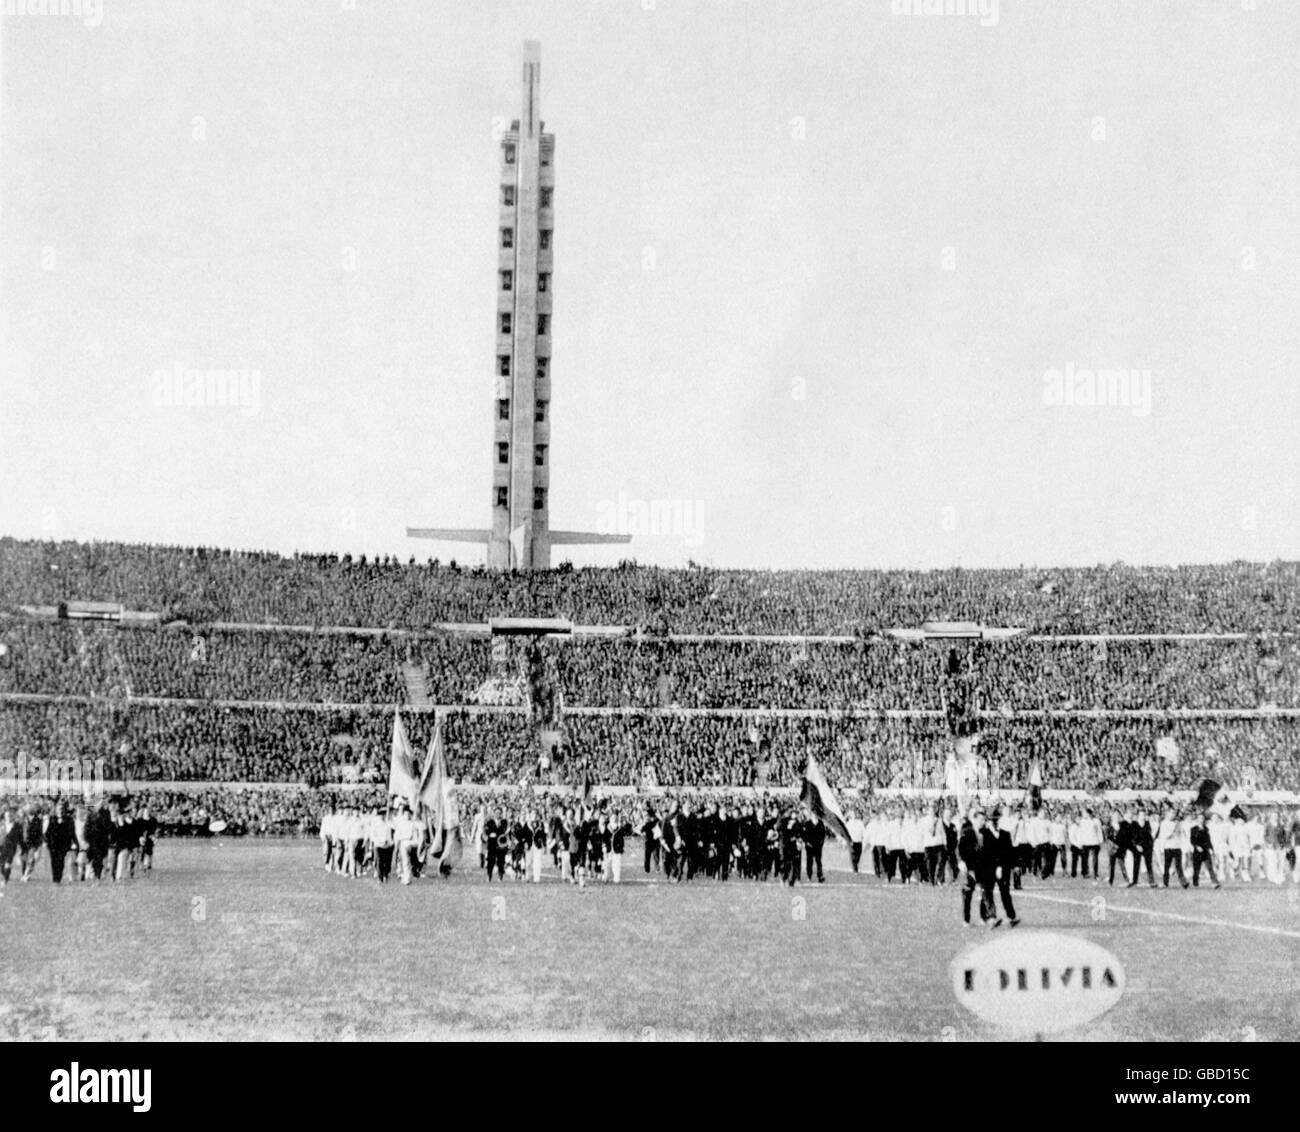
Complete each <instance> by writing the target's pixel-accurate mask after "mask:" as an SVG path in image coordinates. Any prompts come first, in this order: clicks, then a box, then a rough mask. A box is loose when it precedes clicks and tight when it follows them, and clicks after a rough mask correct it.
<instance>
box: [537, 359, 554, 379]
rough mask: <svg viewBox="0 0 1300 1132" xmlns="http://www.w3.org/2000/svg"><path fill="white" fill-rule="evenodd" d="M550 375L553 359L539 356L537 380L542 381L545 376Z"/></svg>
mask: <svg viewBox="0 0 1300 1132" xmlns="http://www.w3.org/2000/svg"><path fill="white" fill-rule="evenodd" d="M550 375H551V359H550V358H538V359H537V380H538V381H542V380H543V379H544V378H547V377H550Z"/></svg>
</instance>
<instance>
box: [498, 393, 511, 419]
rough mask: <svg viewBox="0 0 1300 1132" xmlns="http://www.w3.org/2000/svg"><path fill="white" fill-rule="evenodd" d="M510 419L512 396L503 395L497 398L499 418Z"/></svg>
mask: <svg viewBox="0 0 1300 1132" xmlns="http://www.w3.org/2000/svg"><path fill="white" fill-rule="evenodd" d="M509 419H510V398H509V397H501V398H499V399H498V400H497V420H499V421H508V420H509Z"/></svg>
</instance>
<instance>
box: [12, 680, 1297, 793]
mask: <svg viewBox="0 0 1300 1132" xmlns="http://www.w3.org/2000/svg"><path fill="white" fill-rule="evenodd" d="M404 719H405V722H406V724H407V728H408V731H409V732H410V734H411V739H412V742H413V744H414V746H415V748H416V750H417V751H420V752H421V753H423V751H425V750H426V749H427V745H428V743H429V740H430V738H431V736H432V728H433V715H432V713H406V714H405V715H404ZM443 719H444V740H445V743H446V749H447V756H448V764H449V769H450V772H451V773H452V774H453V775H454V776H455V777H456V778H457V779H458V780H462V781H466V780H467V781H470V782H475V783H482V784H492V783H499V784H517V783H519V782H521V781H526V782H533V781H538V782H544V783H549V782H562V783H564V782H568V783H572V782H574V781H581V778H582V776H583V775H584V774H586V773H590V775H591V777H592V779H593V780H594V781H597V782H601V783H607V784H610V785H638V784H642V783H648V784H657V785H661V786H676V785H686V786H754V785H768V784H770V785H789V784H790V783H792V782H794V781H795V780H796V779H797V777H798V775H799V773H800V772H801V770H802V767H803V763H804V760H805V759H806V757H807V756H808V755H809V754H814V755H816V756H817V758H818V759H819V760H820V761H821V762H822V764H823V765H824V766H825V768H826V772H827V775H828V777H829V778H830V779H831V781H832V782H833V783H836V784H841V785H848V786H859V787H866V786H871V787H895V786H942V785H943V784H944V777H943V776H944V774H945V773H946V758H947V753H948V752H949V751H951V750H952V741H951V735H950V733H949V731H948V727H947V723H946V721H945V720H944V719H943V718H942V717H940V716H929V717H907V718H887V719H882V718H872V717H866V716H850V715H844V714H833V713H819V714H812V715H800V716H789V715H787V716H777V715H770V716H759V717H755V716H746V715H738V714H733V715H723V714H693V713H680V712H674V711H651V712H607V713H596V712H574V711H569V712H567V713H566V715H565V719H564V726H563V732H562V735H563V744H562V747H561V750H560V752H559V757H558V758H557V759H555V760H554V763H553V765H550V766H545V767H544V766H542V765H541V763H540V758H541V756H542V754H543V750H542V747H541V744H540V742H539V739H538V735H537V731H536V729H535V728H534V727H533V726H531V724H530V722H529V720H528V717H527V715H526V714H524V713H521V712H504V711H503V712H495V711H474V710H472V709H468V708H454V709H450V710H448V711H446V712H444V713H443ZM980 727H981V730H980V733H979V734H980V741H979V743H978V745H977V748H976V749H977V754H978V757H979V758H982V759H983V760H984V765H985V766H986V770H985V771H983V772H982V773H983V774H984V776H985V780H986V781H987V783H988V784H989V785H990V786H996V787H1003V788H1007V787H1015V786H1017V785H1022V784H1024V783H1025V782H1026V781H1027V779H1028V775H1029V772H1030V768H1031V766H1032V764H1033V761H1034V760H1035V759H1038V760H1039V761H1040V763H1041V766H1042V770H1043V774H1044V776H1045V779H1046V781H1047V784H1048V785H1051V786H1062V787H1070V788H1079V789H1128V788H1131V789H1173V788H1187V787H1190V786H1194V785H1196V784H1197V783H1198V782H1199V781H1200V779H1201V778H1202V777H1206V776H1209V777H1216V776H1218V777H1221V778H1225V779H1227V780H1230V781H1238V780H1243V779H1249V780H1250V781H1252V782H1253V783H1254V784H1255V785H1256V786H1257V788H1259V789H1286V790H1295V789H1297V788H1300V755H1298V754H1297V752H1300V719H1296V718H1295V717H1290V716H1279V717H1271V718H1270V717H1256V718H1208V719H1207V718H1191V719H1174V720H1170V719H1166V718H1161V717H1158V716H1156V717H1128V718H1119V719H1116V718H1110V719H1101V718H1090V717H1081V716H1066V717H1017V718H1013V719H1007V718H1003V717H1000V716H996V715H994V716H988V717H984V718H983V719H982V720H981V721H980ZM391 734H392V711H391V710H383V709H378V708H377V709H374V710H356V711H334V710H324V709H321V710H316V709H285V710H281V709H278V708H270V707H225V706H216V705H192V706H181V707H176V706H170V707H158V706H151V705H143V704H133V705H131V706H130V707H129V708H120V707H115V706H112V705H103V704H96V703H89V702H85V701H48V700H39V701H19V702H13V701H10V702H7V703H5V704H4V705H3V708H2V710H0V749H2V750H4V751H6V752H11V753H17V752H24V753H26V755H27V756H28V757H29V758H40V759H96V758H101V757H102V758H104V759H105V764H104V766H105V770H104V773H105V776H106V777H107V778H109V779H119V778H123V777H125V778H127V779H128V780H131V781H137V782H141V781H160V780H162V781H165V780H169V779H170V780H180V781H192V780H199V781H213V782H239V781H249V782H288V783H305V784H311V785H325V784H329V783H335V782H349V781H354V782H361V783H367V782H381V781H384V780H385V779H386V776H387V770H388V760H389V747H390V739H391ZM1166 738H1168V739H1173V741H1174V743H1175V745H1176V750H1177V755H1176V761H1173V760H1169V759H1166V758H1164V757H1161V756H1160V755H1159V754H1158V753H1157V741H1158V740H1161V739H1166ZM10 757H12V755H11V756H10Z"/></svg>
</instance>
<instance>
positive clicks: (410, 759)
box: [388, 708, 420, 810]
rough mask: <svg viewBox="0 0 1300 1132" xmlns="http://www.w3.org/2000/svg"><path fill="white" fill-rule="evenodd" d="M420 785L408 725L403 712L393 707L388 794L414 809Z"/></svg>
mask: <svg viewBox="0 0 1300 1132" xmlns="http://www.w3.org/2000/svg"><path fill="white" fill-rule="evenodd" d="M419 792H420V791H419V786H418V784H417V782H416V778H415V755H414V753H413V752H412V751H411V741H410V739H408V738H407V737H406V725H405V724H404V723H402V713H401V711H400V710H398V709H396V708H394V709H393V755H392V759H391V761H390V762H389V764H388V796H389V797H390V798H391V797H392V796H393V795H394V794H396V795H397V796H398V797H399V798H404V799H406V801H407V802H408V803H410V806H411V809H412V810H414V809H415V806H416V800H417V797H418V795H419Z"/></svg>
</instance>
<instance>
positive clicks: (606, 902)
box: [0, 840, 1300, 1041]
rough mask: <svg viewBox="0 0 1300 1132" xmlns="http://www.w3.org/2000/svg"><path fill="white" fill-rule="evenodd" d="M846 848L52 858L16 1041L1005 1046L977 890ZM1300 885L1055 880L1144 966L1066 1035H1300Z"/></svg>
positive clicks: (23, 912) (1028, 901)
mask: <svg viewBox="0 0 1300 1132" xmlns="http://www.w3.org/2000/svg"><path fill="white" fill-rule="evenodd" d="M828 851H829V856H828V864H830V865H831V867H832V871H831V872H830V873H829V874H828V876H827V881H826V884H824V885H820V886H817V885H814V886H800V887H799V888H797V889H795V890H793V891H792V890H791V889H788V888H785V887H782V886H779V885H777V884H773V883H768V884H748V883H736V882H729V883H727V884H717V883H709V882H702V883H696V884H693V885H686V884H682V885H669V884H665V883H662V882H660V883H653V884H652V883H648V882H647V881H646V880H645V878H644V876H643V874H642V873H641V872H640V867H639V866H640V862H639V860H637V859H636V855H635V854H633V853H630V854H629V856H628V861H629V862H634V863H635V864H636V865H637V868H636V870H635V871H631V879H632V881H633V883H630V884H629V883H625V884H624V885H623V886H622V887H620V888H612V887H610V888H607V887H603V886H595V887H589V888H587V889H585V890H581V891H580V890H578V889H576V888H574V887H572V886H569V885H565V884H562V883H560V882H559V881H558V880H556V879H555V878H554V877H549V876H548V878H547V879H546V882H545V883H543V884H541V885H539V886H536V887H534V886H532V885H523V884H515V883H507V884H505V885H499V884H493V885H491V886H489V885H488V884H487V883H486V881H485V880H484V879H483V874H482V873H481V872H479V870H478V869H477V868H471V869H468V870H464V871H461V872H459V873H458V874H457V875H455V876H453V877H452V878H451V879H450V880H446V881H441V880H436V879H426V880H422V881H418V882H416V883H415V884H413V885H412V886H410V887H409V888H403V887H401V886H399V885H389V886H386V887H380V886H379V885H378V884H376V883H375V882H374V881H373V880H356V881H354V880H347V879H344V878H341V877H336V876H332V875H329V874H327V873H326V872H325V871H324V870H323V869H322V868H321V866H320V864H319V861H318V849H317V847H316V844H315V843H314V842H311V843H308V842H286V843H265V842H262V843H253V842H240V841H229V842H225V843H222V842H220V841H217V840H213V841H201V842H171V841H164V842H162V843H161V844H160V846H159V853H158V864H157V868H156V870H155V872H154V873H153V874H152V875H150V876H148V877H145V878H143V879H140V880H137V881H135V882H132V883H128V884H123V885H110V884H101V885H98V886H95V885H69V884H67V883H65V884H64V885H63V886H62V887H61V888H58V887H55V886H54V885H52V884H51V883H50V881H49V873H48V865H47V864H46V863H45V862H42V867H41V871H40V875H39V878H37V879H33V881H32V882H31V883H29V884H26V885H23V884H17V883H10V885H9V886H8V887H7V888H6V889H4V890H3V895H0V1036H3V1037H4V1038H7V1039H10V1040H15V1039H22V1040H29V1039H42V1038H44V1039H57V1040H72V1039H98V1038H137V1039H175V1038H179V1039H222V1038H310V1039H349V1038H357V1039H362V1040H364V1039H373V1038H446V1037H466V1038H470V1037H478V1038H481V1037H528V1038H536V1037H552V1036H561V1035H568V1036H579V1037H591V1038H606V1037H609V1038H623V1039H632V1040H644V1039H650V1038H653V1039H657V1040H667V1039H675V1038H689V1037H699V1038H762V1037H771V1038H784V1037H810V1038H870V1039H878V1040H899V1039H918V1040H928V1041H941V1040H945V1039H946V1040H958V1041H967V1040H980V1039H986V1038H996V1037H1000V1036H1001V1035H1000V1034H998V1033H997V1032H996V1031H994V1030H993V1029H992V1028H991V1027H990V1026H988V1025H987V1024H985V1023H983V1022H981V1021H979V1020H978V1019H977V1018H976V1017H975V1016H974V1015H972V1014H970V1013H969V1012H967V1011H966V1010H965V1008H964V1007H962V1006H960V1005H959V1004H958V1003H957V1002H956V1000H955V998H954V995H953V991H952V988H951V985H950V981H949V963H950V962H951V960H952V959H953V957H954V956H955V955H956V954H957V953H958V952H959V951H960V950H961V949H962V948H963V947H964V946H966V945H968V944H971V943H975V942H983V941H984V940H986V939H987V938H988V935H989V933H986V932H985V931H983V930H982V929H979V928H974V929H971V930H970V931H963V930H962V928H961V926H960V923H959V920H960V915H959V907H958V897H957V893H956V890H955V889H953V888H949V889H946V890H944V889H938V890H931V889H929V888H911V887H909V888H907V889H901V888H898V887H892V888H887V887H885V886H883V885H881V884H880V883H879V882H877V881H875V880H874V878H871V879H868V878H865V877H855V876H853V875H852V874H851V873H849V872H848V871H847V869H846V868H845V866H846V863H847V862H846V860H845V859H843V858H842V857H840V856H838V855H837V854H836V853H835V852H834V851H833V850H832V849H831V847H830V846H828ZM1297 893H1300V886H1296V885H1293V884H1290V883H1288V884H1287V885H1286V886H1285V887H1283V888H1276V887H1274V886H1273V885H1271V884H1256V885H1251V886H1248V887H1246V886H1243V887H1234V888H1228V889H1224V890H1222V891H1219V892H1215V891H1212V890H1205V889H1203V890H1199V891H1198V890H1191V891H1190V892H1182V891H1176V890H1172V889H1171V890H1167V891H1166V890H1159V891H1155V892H1152V891H1149V890H1147V889H1144V888H1134V889H1130V890H1127V891H1125V890H1121V889H1119V888H1115V889H1108V888H1104V887H1103V888H1095V887H1093V886H1092V885H1091V884H1090V883H1089V882H1086V881H1082V880H1078V881H1065V880H1056V881H1054V882H1040V883H1037V884H1036V885H1035V886H1034V887H1033V888H1032V889H1027V890H1026V891H1025V892H1024V893H1023V894H1022V896H1023V899H1022V901H1021V908H1020V911H1021V916H1022V917H1023V919H1024V921H1025V925H1024V927H1022V928H1020V929H1017V930H1019V931H1022V932H1023V931H1031V930H1033V929H1034V928H1051V929H1053V930H1056V931H1064V932H1067V933H1076V934H1079V935H1082V936H1084V937H1086V938H1088V939H1090V940H1093V941H1095V942H1097V943H1099V944H1101V945H1102V946H1104V947H1106V948H1108V949H1109V950H1110V951H1112V952H1113V953H1114V954H1115V955H1116V956H1118V958H1119V959H1120V961H1121V963H1122V964H1123V965H1124V967H1125V970H1126V972H1127V980H1128V982H1127V990H1126V992H1125V995H1124V997H1123V998H1122V999H1121V1001H1120V1002H1119V1004H1118V1005H1116V1006H1115V1007H1114V1008H1113V1009H1112V1010H1111V1011H1110V1012H1109V1013H1107V1014H1105V1015H1103V1016H1102V1017H1101V1018H1100V1019H1098V1020H1096V1021H1095V1022H1092V1023H1090V1024H1088V1025H1086V1026H1085V1027H1081V1028H1079V1029H1076V1030H1073V1031H1067V1032H1066V1033H1065V1034H1063V1035H1061V1036H1062V1037H1064V1038H1069V1039H1090V1040H1092V1039H1095V1040H1104V1041H1124V1040H1130V1041H1151V1040H1164V1039H1182V1040H1204V1039H1208V1040H1227V1041H1240V1040H1243V1039H1245V1040H1249V1039H1252V1038H1254V1039H1257V1040H1261V1041H1268V1040H1282V1039H1290V1040H1295V1039H1296V1038H1298V1037H1300V900H1298V899H1297ZM1099 895H1101V896H1103V897H1104V898H1105V900H1106V901H1107V906H1106V907H1105V908H1104V910H1102V911H1103V912H1104V916H1103V918H1102V919H1100V920H1098V919H1096V918H1095V917H1096V916H1097V915H1098V914H1099V910H1098V908H1097V907H1096V906H1095V905H1094V904H1093V903H1092V902H1093V901H1094V899H1095V898H1096V897H1098V896H1099ZM795 898H799V899H800V900H802V901H804V903H803V905H802V910H803V912H804V913H805V915H804V917H803V918H797V915H796V913H797V911H798V910H799V908H800V906H799V905H795V904H794V903H792V901H794V900H795ZM1047 898H1050V899H1047ZM1170 917H1181V918H1170ZM1261 928H1262V929H1267V930H1263V931H1261V930H1253V929H1261ZM1002 930H1003V931H1005V930H1006V929H1002Z"/></svg>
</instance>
